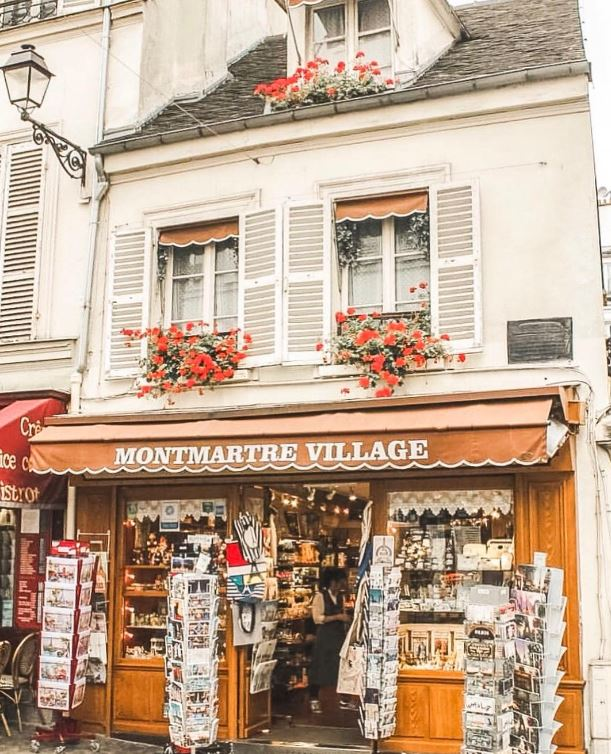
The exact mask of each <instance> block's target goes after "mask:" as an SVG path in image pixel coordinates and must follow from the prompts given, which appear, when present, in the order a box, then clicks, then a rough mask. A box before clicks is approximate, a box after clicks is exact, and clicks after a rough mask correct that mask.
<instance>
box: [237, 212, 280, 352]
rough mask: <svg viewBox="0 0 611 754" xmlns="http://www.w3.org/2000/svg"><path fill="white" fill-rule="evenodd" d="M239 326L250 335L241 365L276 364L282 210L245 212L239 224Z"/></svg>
mask: <svg viewBox="0 0 611 754" xmlns="http://www.w3.org/2000/svg"><path fill="white" fill-rule="evenodd" d="M240 244H241V249H240V282H241V285H240V327H241V329H242V331H243V332H244V333H248V334H249V335H250V336H251V337H252V344H251V346H250V349H249V351H248V353H249V356H248V358H247V359H245V360H244V361H243V362H242V364H243V366H245V367H254V366H261V365H264V364H278V363H279V362H280V356H281V338H282V211H281V209H269V210H258V211H256V212H248V213H245V214H244V215H243V216H242V218H241V227H240Z"/></svg>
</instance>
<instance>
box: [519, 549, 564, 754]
mask: <svg viewBox="0 0 611 754" xmlns="http://www.w3.org/2000/svg"><path fill="white" fill-rule="evenodd" d="M534 560H535V562H534V564H532V565H520V566H518V567H517V569H516V574H515V586H514V588H513V589H512V591H511V597H512V601H513V603H514V605H515V610H516V639H515V645H516V667H515V677H514V680H515V689H514V721H513V733H512V740H511V743H512V747H513V748H514V749H515V750H516V751H519V752H522V753H523V754H551V752H553V751H554V749H555V747H554V745H553V744H552V739H553V738H554V736H555V735H556V733H557V732H558V730H559V729H560V723H559V722H558V721H556V720H555V717H556V713H557V711H558V708H559V706H560V704H561V701H562V700H561V698H560V697H559V696H558V695H557V691H558V685H559V684H560V680H561V679H562V675H563V673H562V671H561V670H559V663H560V660H561V658H562V655H563V654H564V651H565V648H564V647H563V646H562V637H563V635H564V630H565V627H566V624H565V622H564V611H565V609H566V597H563V595H562V589H563V575H564V574H563V571H562V570H561V569H559V568H548V567H547V566H546V562H545V561H546V558H545V555H544V554H543V553H535V558H534Z"/></svg>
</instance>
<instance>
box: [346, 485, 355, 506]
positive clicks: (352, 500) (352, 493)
mask: <svg viewBox="0 0 611 754" xmlns="http://www.w3.org/2000/svg"><path fill="white" fill-rule="evenodd" d="M356 499H357V498H356V495H355V494H354V487H350V494H349V495H348V500H350V502H351V503H353V502H354V501H355V500H356Z"/></svg>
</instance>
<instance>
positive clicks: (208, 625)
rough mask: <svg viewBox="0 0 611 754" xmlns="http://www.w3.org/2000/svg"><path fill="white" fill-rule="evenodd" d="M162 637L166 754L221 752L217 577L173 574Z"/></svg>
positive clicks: (186, 573) (197, 574) (206, 574)
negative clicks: (166, 724) (167, 730)
mask: <svg viewBox="0 0 611 754" xmlns="http://www.w3.org/2000/svg"><path fill="white" fill-rule="evenodd" d="M168 602H169V604H168V632H167V635H166V659H165V667H166V688H167V698H168V718H169V731H170V743H168V745H167V747H166V749H165V751H166V752H168V753H169V752H177V753H179V754H194V753H195V752H196V751H201V750H205V751H220V750H221V749H222V747H221V748H219V746H218V745H217V742H216V740H217V734H218V651H217V650H218V646H217V629H218V607H219V584H218V576H216V575H213V574H208V573H197V572H195V573H188V572H184V573H172V574H171V576H170V590H169V597H168Z"/></svg>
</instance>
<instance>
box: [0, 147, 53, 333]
mask: <svg viewBox="0 0 611 754" xmlns="http://www.w3.org/2000/svg"><path fill="white" fill-rule="evenodd" d="M5 167H6V169H5V175H6V178H5V181H6V190H5V200H4V207H3V210H4V211H3V215H4V217H3V220H2V236H1V239H0V244H1V260H2V261H1V270H0V275H1V279H0V340H28V339H30V338H32V337H33V323H34V310H35V293H36V272H37V266H38V255H39V248H40V235H41V234H40V227H41V217H42V198H43V191H42V179H43V153H42V149H41V148H40V147H38V146H34V145H32V144H15V145H12V146H10V147H9V148H8V152H7V164H6V166H5Z"/></svg>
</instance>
